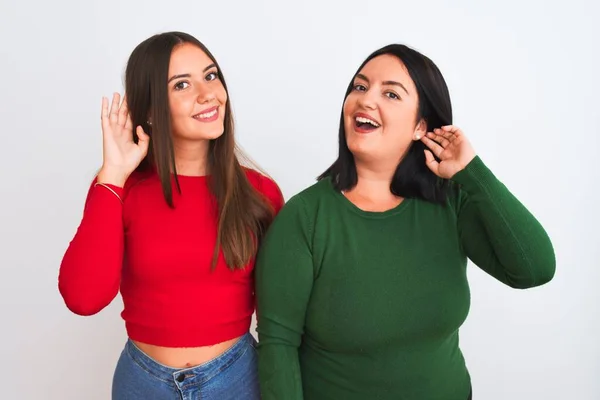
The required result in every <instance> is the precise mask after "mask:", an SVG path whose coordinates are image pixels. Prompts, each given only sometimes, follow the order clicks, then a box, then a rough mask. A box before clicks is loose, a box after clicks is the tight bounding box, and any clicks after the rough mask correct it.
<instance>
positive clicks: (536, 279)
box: [510, 258, 556, 289]
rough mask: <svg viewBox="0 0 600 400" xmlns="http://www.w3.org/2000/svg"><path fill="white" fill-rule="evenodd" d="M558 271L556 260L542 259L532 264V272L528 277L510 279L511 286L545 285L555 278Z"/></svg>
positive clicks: (516, 287)
mask: <svg viewBox="0 0 600 400" xmlns="http://www.w3.org/2000/svg"><path fill="white" fill-rule="evenodd" d="M555 273H556V261H555V260H554V258H552V259H551V260H544V261H543V262H542V261H540V262H538V263H536V264H533V265H531V268H530V273H529V274H528V276H527V277H521V278H520V279H512V280H510V286H511V287H512V288H514V289H531V288H535V287H539V286H543V285H545V284H547V283H549V282H550V281H551V280H552V279H554V275H555Z"/></svg>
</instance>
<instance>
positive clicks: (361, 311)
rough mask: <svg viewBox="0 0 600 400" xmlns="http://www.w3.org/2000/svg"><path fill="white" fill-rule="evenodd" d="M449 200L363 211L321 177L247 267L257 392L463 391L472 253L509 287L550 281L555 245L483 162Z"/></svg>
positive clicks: (416, 398)
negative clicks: (253, 304)
mask: <svg viewBox="0 0 600 400" xmlns="http://www.w3.org/2000/svg"><path fill="white" fill-rule="evenodd" d="M452 180H453V181H454V182H456V183H458V184H459V185H458V187H459V190H457V191H456V192H455V193H454V194H453V195H451V196H450V197H449V199H448V201H447V203H446V205H439V204H433V203H429V202H425V201H422V200H417V199H405V200H404V201H402V203H401V204H400V205H399V206H397V207H396V208H394V209H391V210H389V211H385V212H366V211H362V210H361V209H359V208H357V207H356V206H354V205H353V204H352V203H351V202H350V201H348V200H347V199H346V198H345V197H344V196H343V195H342V194H341V193H339V192H337V191H335V190H334V188H333V186H332V184H331V181H330V180H329V179H325V180H322V181H320V182H318V183H316V184H314V185H313V186H311V187H309V188H308V189H306V190H304V191H303V192H301V193H299V194H297V195H296V196H294V197H292V198H291V199H290V200H289V202H288V203H287V204H286V205H285V206H284V208H283V210H282V211H281V212H280V213H279V215H278V216H277V218H276V219H275V221H274V223H273V225H271V228H270V229H269V231H268V233H267V236H266V238H265V240H264V242H263V245H262V247H261V249H260V251H259V255H258V260H257V264H256V295H257V301H258V304H257V306H258V310H257V316H258V328H257V331H258V334H259V374H260V385H261V392H262V399H263V400H275V399H276V400H301V399H306V400H320V399H327V400H354V399H356V400H359V399H360V400H364V399H367V400H376V399H380V400H388V399H389V400H392V399H393V400H454V399H456V400H466V398H467V396H468V394H469V390H470V384H471V382H470V377H469V373H468V370H467V367H466V365H465V360H464V358H463V355H462V353H461V351H460V348H459V328H460V326H461V325H462V324H463V322H464V321H465V319H466V317H467V314H468V311H469V305H470V293H469V285H468V282H467V276H466V266H467V258H469V259H470V260H471V261H473V263H474V264H476V265H477V266H479V267H480V268H481V269H483V270H484V271H486V272H487V273H488V274H490V275H491V276H493V277H494V278H496V279H498V280H499V281H501V282H503V283H505V284H506V285H509V286H511V287H513V288H529V287H533V286H538V285H542V284H544V283H546V282H548V281H549V280H550V279H552V277H553V275H554V271H555V256H554V250H553V247H552V243H551V242H550V239H549V238H548V236H547V234H546V232H545V231H544V228H542V226H541V225H540V224H539V222H538V221H537V220H536V219H535V217H534V216H533V215H532V214H531V213H530V212H529V211H528V210H527V209H526V208H525V207H524V206H523V205H522V204H521V203H520V202H519V201H518V200H517V199H516V198H515V197H514V196H513V195H512V194H511V193H510V192H509V191H508V190H507V188H506V187H505V186H504V185H503V184H502V183H501V182H500V181H499V180H498V179H497V178H496V177H495V176H494V175H493V174H492V172H491V171H490V170H489V169H488V168H487V167H486V166H485V165H484V163H483V162H482V161H481V159H480V158H479V157H476V158H475V159H474V160H473V161H471V162H470V163H469V165H468V166H467V167H466V168H465V169H464V170H462V171H460V172H459V173H457V174H456V175H455V176H454V177H453V179H452Z"/></svg>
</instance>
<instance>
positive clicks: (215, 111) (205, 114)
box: [192, 106, 219, 122]
mask: <svg viewBox="0 0 600 400" xmlns="http://www.w3.org/2000/svg"><path fill="white" fill-rule="evenodd" d="M218 117H219V107H218V106H215V107H212V108H209V109H208V110H204V111H202V112H201V113H199V114H196V115H194V116H192V118H194V119H195V120H197V121H200V122H211V121H214V120H216V119H217V118H218Z"/></svg>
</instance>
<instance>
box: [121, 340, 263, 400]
mask: <svg viewBox="0 0 600 400" xmlns="http://www.w3.org/2000/svg"><path fill="white" fill-rule="evenodd" d="M112 399H113V400H138V399H140V400H141V399H143V400H175V399H178V400H195V399H203V400H213V399H219V400H229V399H231V400H258V399H260V392H259V386H258V367H257V351H256V340H254V337H252V335H251V334H250V333H247V334H246V335H244V336H243V337H242V338H241V339H240V340H239V341H237V342H236V343H235V344H234V345H233V346H231V348H229V349H228V350H227V351H225V352H224V353H223V354H221V355H220V356H219V357H217V358H215V359H213V360H210V361H207V362H206V363H204V364H201V365H198V366H196V367H192V368H185V369H177V368H170V367H167V366H165V365H162V364H159V363H158V362H156V361H154V360H153V359H152V358H150V357H149V356H147V355H146V354H145V353H143V352H142V351H141V350H140V349H139V348H138V347H137V346H136V345H135V344H134V343H133V342H132V341H131V340H128V341H127V343H126V344H125V349H123V352H122V353H121V357H120V358H119V362H118V363H117V367H116V369H115V374H114V377H113V386H112Z"/></svg>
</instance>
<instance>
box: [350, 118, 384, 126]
mask: <svg viewBox="0 0 600 400" xmlns="http://www.w3.org/2000/svg"><path fill="white" fill-rule="evenodd" d="M356 122H359V123H361V124H371V125H373V126H374V127H375V128H379V124H378V123H377V122H375V121H373V120H372V119H369V118H364V117H356Z"/></svg>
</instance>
